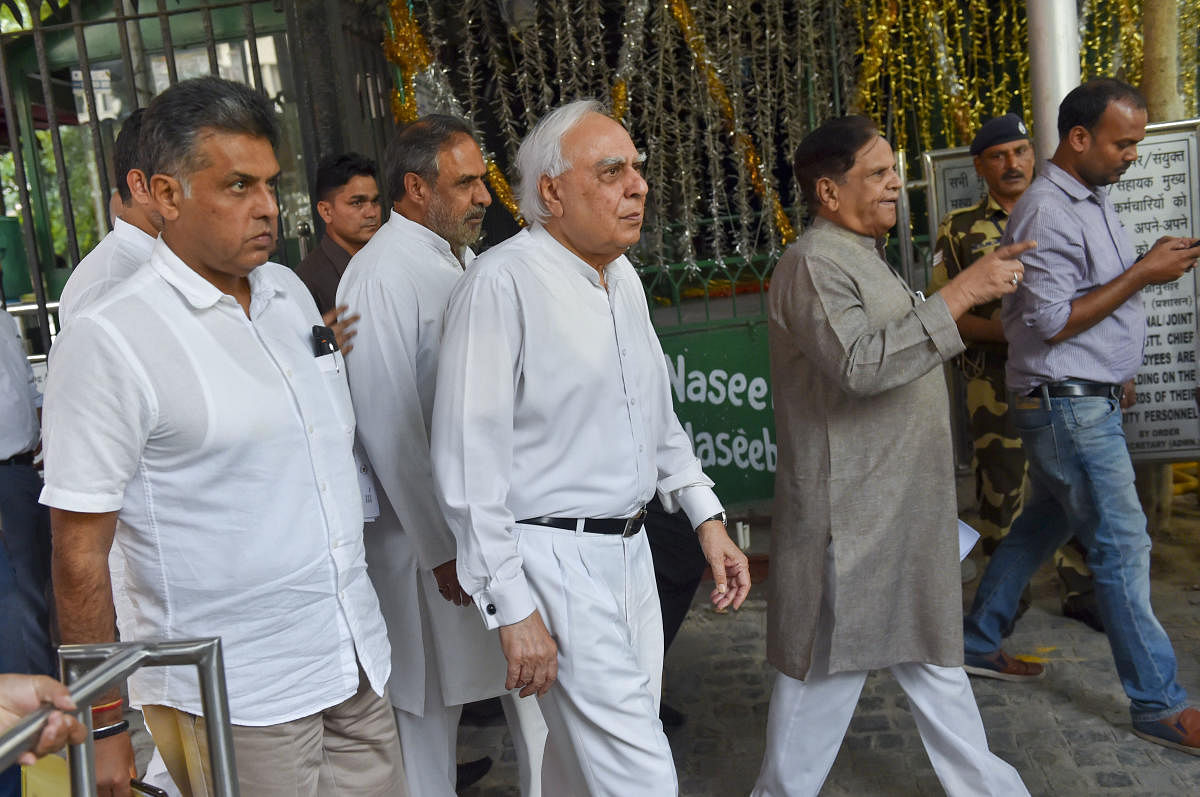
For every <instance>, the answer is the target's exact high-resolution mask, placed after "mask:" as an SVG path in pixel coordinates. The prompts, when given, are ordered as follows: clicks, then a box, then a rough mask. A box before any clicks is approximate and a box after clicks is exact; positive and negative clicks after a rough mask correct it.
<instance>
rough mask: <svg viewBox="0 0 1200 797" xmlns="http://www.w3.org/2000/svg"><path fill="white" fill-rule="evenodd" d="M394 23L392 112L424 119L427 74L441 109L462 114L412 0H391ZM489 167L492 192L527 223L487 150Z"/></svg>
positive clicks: (400, 118) (389, 51)
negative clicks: (421, 102)
mask: <svg viewBox="0 0 1200 797" xmlns="http://www.w3.org/2000/svg"><path fill="white" fill-rule="evenodd" d="M388 14H389V19H390V22H391V25H390V27H389V31H388V37H387V38H386V39H385V40H384V55H385V56H386V58H387V59H388V61H390V62H391V63H393V64H395V65H396V66H397V67H398V68H399V70H400V80H401V85H402V86H403V92H401V91H400V89H395V90H393V91H392V114H393V115H394V116H395V118H396V121H397V122H400V123H405V122H412V121H415V120H416V119H418V118H420V116H421V112H420V109H419V108H418V107H417V88H416V86H417V77H418V75H419V74H422V73H424V77H425V78H426V79H427V81H428V82H429V83H430V84H431V86H432V87H433V93H434V94H435V96H437V98H438V103H439V105H440V106H442V107H439V108H438V109H437V110H439V111H442V112H445V113H452V114H455V115H458V116H462V115H463V112H462V107H461V105H460V104H459V103H458V100H457V99H456V98H455V97H454V92H453V90H452V89H451V87H450V81H449V77H448V76H447V75H446V74H445V72H444V71H443V70H442V69H441V67H440V66H439V65H438V64H437V63H436V61H435V59H434V57H433V53H432V51H431V50H430V47H429V43H428V41H427V40H426V38H425V35H424V34H423V33H422V31H421V25H420V23H419V22H418V21H417V19H416V17H415V16H413V13H412V8H411V7H410V6H409V4H408V0H391V2H390V3H389V6H388ZM483 153H484V160H485V163H486V166H487V179H488V184H489V185H490V186H491V188H492V193H493V194H495V195H496V199H498V200H499V201H500V204H502V205H503V206H504V207H505V209H507V210H508V212H509V213H511V214H512V217H513V218H514V219H516V220H517V223H519V224H521V225H522V226H524V225H525V219H524V218H523V217H522V216H521V212H520V210H519V209H518V207H517V202H516V199H515V198H514V197H513V192H512V187H511V186H510V185H509V183H508V180H507V179H506V178H505V177H504V172H503V171H501V169H500V167H499V166H497V165H496V161H495V159H494V158H492V156H491V154H490V153H488V151H487V149H486V148H485V149H484V150H483Z"/></svg>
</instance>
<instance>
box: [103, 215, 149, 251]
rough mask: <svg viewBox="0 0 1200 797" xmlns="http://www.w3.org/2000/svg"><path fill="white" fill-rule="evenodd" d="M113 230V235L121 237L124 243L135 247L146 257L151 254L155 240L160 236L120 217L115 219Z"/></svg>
mask: <svg viewBox="0 0 1200 797" xmlns="http://www.w3.org/2000/svg"><path fill="white" fill-rule="evenodd" d="M112 231H113V235H115V236H117V238H120V239H121V241H122V242H123V243H126V244H128V245H129V246H131V247H133V248H134V249H135V250H137V251H139V252H141V253H142V254H144V255H145V256H146V257H149V256H150V252H151V250H152V249H154V242H155V241H157V240H158V236H155V235H147V234H146V232H145V230H143V229H142V228H141V227H138V226H136V225H134V224H130V223H129V222H127V221H125V220H124V219H122V218H120V217H117V218H115V219H113V230H112Z"/></svg>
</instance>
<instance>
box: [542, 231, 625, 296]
mask: <svg viewBox="0 0 1200 797" xmlns="http://www.w3.org/2000/svg"><path fill="white" fill-rule="evenodd" d="M529 234H530V235H531V236H532V237H533V239H534V240H535V241H537V243H538V245H539V246H544V247H546V248H547V249H549V250H550V257H551V258H552V259H553V260H555V261H556V262H557V261H558V260H559V259H561V260H562V262H563V265H564V267H565V268H567V269H568V270H570V271H574V272H575V273H577V274H579V275H580V276H582V277H584V278H586V279H587V280H588V281H589V282H591V283H592V284H593V285H595V286H596V287H597V288H600V289H601V290H604V286H603V285H602V284H601V282H600V272H599V270H597V269H596V267H595V266H592V265H591V264H590V263H588V262H587V261H586V260H584V259H583V258H582V257H580V256H579V255H577V254H575V253H574V252H572V251H571V250H570V249H568V248H567V247H565V246H563V244H562V242H561V241H559V240H558V239H557V238H555V237H554V236H553V235H551V234H550V231H549V230H547V229H546V228H545V227H543V226H542V225H541V224H534V225H533V226H532V227H530V229H529ZM622 257H624V255H621V256H620V257H617V258H615V259H614V260H612V262H610V263H606V264H605V266H604V279H605V280H607V281H608V282H610V283H611V282H612V281H613V280H620V279H621V273H620V269H615V268H613V269H610V268H609V266H611V265H612V264H613V263H616V262H617V261H618V260H620V259H621V258H622Z"/></svg>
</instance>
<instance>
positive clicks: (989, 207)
mask: <svg viewBox="0 0 1200 797" xmlns="http://www.w3.org/2000/svg"><path fill="white" fill-rule="evenodd" d="M977 207H978V208H979V209H980V210H984V211H986V212H987V217H988V218H989V219H991V220H992V221H993V222H995V223H996V224H997V225H999V224H1000V222H1002V221H1004V220H1005V219H1007V218H1008V211H1007V210H1005V209H1004V208H1002V207H1001V206H1000V203H999V202H997V201H996V197H994V196H992V192H991V191H988V192H987V193H986V194H984V196H983V200H982V201H981V202H980V203H979V204H978V205H977ZM1001 229H1003V228H1001Z"/></svg>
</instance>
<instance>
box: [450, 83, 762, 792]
mask: <svg viewBox="0 0 1200 797" xmlns="http://www.w3.org/2000/svg"><path fill="white" fill-rule="evenodd" d="M517 163H518V168H519V170H520V172H521V180H522V183H521V209H522V213H523V214H524V216H525V218H526V219H528V220H529V221H531V222H532V224H531V226H530V228H529V229H527V230H525V231H522V232H520V233H518V234H517V235H515V236H513V237H512V238H511V239H509V240H508V241H505V242H504V243H502V244H500V245H499V246H496V247H495V248H493V249H491V250H489V251H488V252H486V253H484V254H483V255H481V256H480V258H479V259H478V260H476V261H475V264H474V265H472V266H471V268H470V270H468V272H467V273H466V275H465V276H464V277H463V278H462V279H460V280H459V282H458V285H457V286H456V287H455V289H454V292H453V293H452V295H451V298H450V304H449V306H448V307H447V310H446V319H445V330H444V332H443V338H442V354H441V360H440V363H439V367H438V386H437V397H436V401H435V406H434V414H433V437H432V451H433V465H434V474H435V476H436V479H437V483H438V488H439V490H440V495H441V498H442V501H443V504H444V506H445V510H446V515H447V519H448V520H449V523H450V528H451V530H452V531H453V532H454V534H455V537H456V538H457V540H458V577H459V581H460V583H461V584H462V588H463V589H464V590H465V591H466V592H467V593H469V594H470V595H471V596H472V597H473V598H474V600H475V603H476V605H477V606H478V607H479V611H480V615H481V616H482V617H483V619H484V620H485V622H486V623H487V624H488V627H489V628H499V629H500V639H501V644H502V646H503V648H504V654H505V657H506V659H507V662H508V673H507V681H506V685H507V686H509V687H520V688H521V694H522V695H533V694H538V695H540V696H541V707H542V713H543V714H544V716H545V719H546V724H547V726H548V727H549V736H548V738H547V743H546V755H545V762H544V765H543V769H542V776H543V789H544V791H545V793H546V794H554V795H556V797H558V796H560V795H561V796H563V797H566V796H567V795H622V796H624V795H629V794H646V795H651V794H652V795H669V794H675V793H676V792H677V791H678V780H677V778H676V775H675V768H674V764H673V762H672V759H671V751H670V747H669V745H668V743H667V738H666V736H665V735H664V733H663V730H662V724H661V723H660V722H659V719H658V701H659V691H660V684H661V679H662V654H663V647H662V634H663V629H662V620H661V617H660V614H659V606H658V595H657V593H656V590H655V582H654V570H653V564H652V561H651V557H650V549H649V546H648V544H647V542H646V535H645V534H643V533H640V532H641V516H642V513H643V509H642V508H643V507H644V506H645V504H646V503H647V502H648V501H649V500H650V498H651V497H652V496H653V495H654V493H655V491H657V492H658V493H659V495H660V496H662V498H663V500H664V503H666V504H668V506H669V508H674V507H675V506H679V505H682V507H683V509H684V510H685V511H686V512H687V514H688V517H689V518H690V519H691V522H692V525H693V526H694V527H697V528H698V534H699V537H700V541H701V546H702V547H703V549H704V551H705V554H706V558H707V560H708V562H709V564H710V565H711V566H712V568H713V572H714V575H715V577H716V580H717V589H716V590H714V601H715V602H716V603H717V604H718V605H720V606H727V605H733V606H735V607H736V606H738V605H740V603H741V601H742V599H744V597H745V593H746V591H748V589H749V572H748V568H747V563H746V558H745V556H744V555H743V554H742V553H741V551H739V550H738V549H737V547H736V546H735V545H734V544H733V543H732V542H731V541H730V540H729V537H728V535H727V534H726V531H725V527H724V523H723V513H722V511H721V504H720V502H719V501H718V500H717V498H716V496H715V495H714V494H713V491H712V481H711V480H710V479H709V478H708V477H707V476H705V475H704V472H703V471H702V470H701V468H700V463H699V461H698V460H697V459H696V457H695V455H694V453H693V451H692V447H691V444H690V442H689V440H688V438H687V435H686V434H685V433H684V431H683V429H682V427H681V426H680V424H679V421H678V419H677V418H676V416H675V412H674V408H673V407H672V404H671V397H670V391H669V383H668V377H667V369H666V363H665V360H664V358H663V353H662V349H661V347H660V346H659V343H658V339H657V337H656V336H655V334H654V328H653V327H652V326H651V323H650V317H649V312H648V310H647V307H646V299H645V295H644V293H643V291H642V285H641V280H640V279H639V278H638V275H637V273H636V272H635V271H634V269H633V267H632V266H631V265H630V263H629V261H628V260H627V259H626V258H625V256H624V254H623V252H624V251H625V249H626V248H628V247H629V246H630V245H632V244H633V243H635V242H636V241H637V240H638V237H639V236H640V231H641V222H642V211H643V207H644V203H645V195H646V190H647V186H646V182H645V180H643V179H642V176H641V173H640V163H641V156H640V155H639V153H638V152H637V150H636V149H635V148H634V146H633V142H632V141H631V140H630V138H629V134H628V133H626V132H625V130H624V128H622V127H621V126H620V125H619V124H618V123H617V122H615V121H613V120H612V119H611V118H609V117H607V116H605V115H603V114H602V113H600V112H599V105H598V104H597V103H594V102H589V101H580V102H575V103H571V104H569V105H566V106H563V107H562V108H559V109H558V110H556V111H552V112H551V113H550V114H548V115H547V116H546V117H545V118H543V120H542V121H541V122H539V123H538V125H537V126H536V127H535V128H534V130H533V131H532V132H531V133H530V134H529V136H527V137H526V139H525V141H524V142H522V144H521V149H520V153H519V154H518V158H517ZM556 679H557V681H556Z"/></svg>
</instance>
